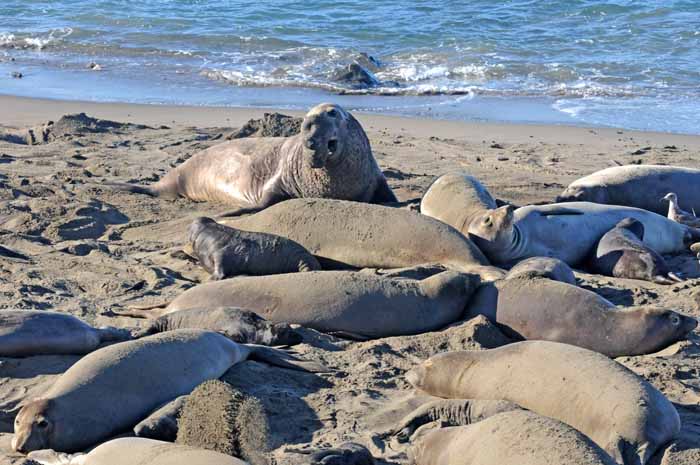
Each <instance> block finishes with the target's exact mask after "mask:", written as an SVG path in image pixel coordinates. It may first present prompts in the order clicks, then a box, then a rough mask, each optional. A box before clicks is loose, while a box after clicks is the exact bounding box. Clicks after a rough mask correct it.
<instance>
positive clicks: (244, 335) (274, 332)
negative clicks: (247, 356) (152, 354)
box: [134, 307, 302, 346]
mask: <svg viewBox="0 0 700 465" xmlns="http://www.w3.org/2000/svg"><path fill="white" fill-rule="evenodd" d="M176 329H206V330H209V331H216V332H217V333H220V334H223V335H224V336H226V337H227V338H229V339H231V340H232V341H234V342H238V343H239V344H262V345H265V346H285V345H288V346H291V345H295V344H299V343H300V342H301V340H302V337H301V335H300V334H299V333H298V332H297V331H295V330H294V329H293V328H292V327H290V326H289V325H288V324H286V323H270V322H269V321H267V320H266V319H264V318H261V317H260V316H259V315H258V314H256V313H255V312H251V311H250V310H244V309H241V308H236V307H202V308H189V309H185V310H178V311H175V312H172V313H168V314H166V315H163V316H161V317H160V318H157V319H156V320H154V321H153V322H152V323H151V324H150V325H148V326H147V327H146V328H144V329H141V330H139V331H137V332H135V333H134V337H143V336H148V335H151V334H157V333H163V332H166V331H174V330H176Z"/></svg>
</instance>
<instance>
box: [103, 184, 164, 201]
mask: <svg viewBox="0 0 700 465" xmlns="http://www.w3.org/2000/svg"><path fill="white" fill-rule="evenodd" d="M100 187H108V188H111V189H114V190H118V191H124V192H131V193H133V194H144V195H150V196H151V197H160V196H161V194H162V193H161V191H160V190H158V189H156V188H155V187H150V186H139V185H138V184H129V183H126V182H105V183H102V184H100Z"/></svg>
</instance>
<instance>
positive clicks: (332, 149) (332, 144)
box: [328, 139, 338, 153]
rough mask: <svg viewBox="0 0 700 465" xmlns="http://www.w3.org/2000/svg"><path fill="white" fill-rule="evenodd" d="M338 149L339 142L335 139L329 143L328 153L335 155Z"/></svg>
mask: <svg viewBox="0 0 700 465" xmlns="http://www.w3.org/2000/svg"><path fill="white" fill-rule="evenodd" d="M337 149H338V141H337V140H335V139H333V140H329V141H328V151H329V152H330V153H335V151H336V150H337Z"/></svg>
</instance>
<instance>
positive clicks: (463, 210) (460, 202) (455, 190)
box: [420, 173, 497, 236]
mask: <svg viewBox="0 0 700 465" xmlns="http://www.w3.org/2000/svg"><path fill="white" fill-rule="evenodd" d="M496 207H497V205H496V200H495V199H494V198H493V197H491V194H490V193H489V191H488V190H486V188H485V187H484V186H483V185H482V184H481V183H480V182H479V180H478V179H476V178H475V177H473V176H469V175H468V174H461V173H448V174H443V175H442V176H440V177H439V178H437V179H436V180H435V181H434V182H433V183H432V184H431V185H430V187H429V188H428V190H427V191H426V193H425V195H424V196H423V199H422V200H421V202H420V212H421V213H422V214H424V215H427V216H430V217H432V218H435V219H437V220H440V221H442V222H443V223H447V224H449V225H450V226H452V227H453V228H455V229H456V230H457V231H459V232H461V233H462V234H464V235H465V236H466V235H467V234H468V233H469V224H470V223H471V222H472V220H473V219H474V218H475V217H476V216H478V215H479V214H480V213H483V212H484V211H485V210H493V209H494V208H496Z"/></svg>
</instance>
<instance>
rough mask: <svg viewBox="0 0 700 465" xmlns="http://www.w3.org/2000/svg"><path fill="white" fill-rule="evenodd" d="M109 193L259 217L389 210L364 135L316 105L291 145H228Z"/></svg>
mask: <svg viewBox="0 0 700 465" xmlns="http://www.w3.org/2000/svg"><path fill="white" fill-rule="evenodd" d="M112 186H113V187H116V188H119V189H123V190H127V191H131V192H136V193H141V194H148V195H152V196H155V197H171V198H175V197H186V198H188V199H191V200H194V201H201V202H206V201H218V202H222V203H227V204H232V205H235V206H236V207H238V208H239V210H237V211H235V212H230V213H231V214H234V213H243V212H246V211H250V210H259V209H263V208H265V207H268V206H270V205H272V204H273V203H276V202H280V201H282V200H285V199H290V198H308V197H321V198H335V199H344V200H355V201H359V202H373V203H383V202H396V196H394V194H393V192H392V191H391V189H390V188H389V185H388V184H387V182H386V178H385V177H384V175H383V174H382V171H381V170H380V169H379V166H378V165H377V161H376V160H375V159H374V155H372V149H371V147H370V144H369V140H368V139H367V135H366V134H365V131H364V130H363V129H362V126H361V125H360V123H359V122H358V121H357V120H356V119H355V118H353V116H352V115H351V114H350V113H348V112H347V111H345V110H344V109H343V108H342V107H340V106H339V105H334V104H330V103H322V104H320V105H317V106H315V107H314V108H312V109H311V110H309V112H308V113H307V114H306V116H305V117H304V121H303V122H302V125H301V133H299V134H297V135H295V136H291V137H252V138H244V139H235V140H232V141H229V142H224V143H222V144H219V145H215V146H214V147H210V148H208V149H206V150H204V151H202V152H199V153H197V154H195V155H194V156H192V157H191V158H190V159H188V160H187V161H186V162H184V163H183V164H181V165H179V166H178V167H176V168H175V169H173V170H172V171H170V172H169V173H168V174H167V175H166V176H165V177H164V178H163V179H161V180H160V181H158V182H157V183H156V184H154V185H152V186H138V185H133V184H113V185H112Z"/></svg>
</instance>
